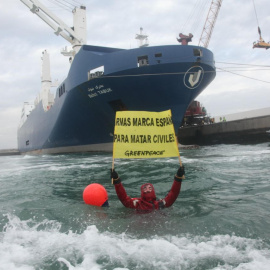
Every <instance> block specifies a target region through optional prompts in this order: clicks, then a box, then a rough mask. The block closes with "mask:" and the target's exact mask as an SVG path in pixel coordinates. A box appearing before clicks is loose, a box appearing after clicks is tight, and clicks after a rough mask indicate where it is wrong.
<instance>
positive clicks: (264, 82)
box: [217, 68, 270, 83]
mask: <svg viewBox="0 0 270 270" xmlns="http://www.w3.org/2000/svg"><path fill="white" fill-rule="evenodd" d="M217 69H220V70H222V71H224V72H229V73H231V74H234V75H238V76H241V77H244V78H248V79H251V80H254V81H259V82H264V83H270V82H268V81H263V80H259V79H255V78H252V77H249V76H245V75H241V74H237V73H235V72H232V71H228V70H225V69H222V68H217Z"/></svg>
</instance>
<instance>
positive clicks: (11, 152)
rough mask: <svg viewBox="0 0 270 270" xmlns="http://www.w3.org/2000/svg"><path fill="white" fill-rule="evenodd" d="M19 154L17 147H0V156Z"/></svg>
mask: <svg viewBox="0 0 270 270" xmlns="http://www.w3.org/2000/svg"><path fill="white" fill-rule="evenodd" d="M15 155H20V152H19V150H18V149H2V150H0V156H15Z"/></svg>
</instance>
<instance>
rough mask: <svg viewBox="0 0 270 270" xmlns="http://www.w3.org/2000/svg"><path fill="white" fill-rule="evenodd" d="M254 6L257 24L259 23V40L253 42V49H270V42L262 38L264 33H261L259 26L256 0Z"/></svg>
mask: <svg viewBox="0 0 270 270" xmlns="http://www.w3.org/2000/svg"><path fill="white" fill-rule="evenodd" d="M253 6H254V12H255V15H256V20H257V24H258V33H259V37H260V38H259V40H258V41H257V42H255V41H254V42H253V49H254V48H261V49H266V50H267V49H269V48H270V43H269V42H268V43H266V42H265V41H264V39H263V38H262V33H261V29H260V27H259V20H258V16H257V12H256V7H255V3H254V0H253Z"/></svg>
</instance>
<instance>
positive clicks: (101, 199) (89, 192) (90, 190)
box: [83, 183, 108, 206]
mask: <svg viewBox="0 0 270 270" xmlns="http://www.w3.org/2000/svg"><path fill="white" fill-rule="evenodd" d="M83 200H84V202H85V203H86V204H91V205H95V206H102V205H103V204H104V203H105V202H106V201H108V193H107V191H106V189H105V188H104V187H103V186H102V185H100V184H96V183H94V184H90V185H88V186H87V187H86V188H85V189H84V191H83Z"/></svg>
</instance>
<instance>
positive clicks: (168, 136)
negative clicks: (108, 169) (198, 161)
mask: <svg viewBox="0 0 270 270" xmlns="http://www.w3.org/2000/svg"><path fill="white" fill-rule="evenodd" d="M166 157H179V151H178V144H177V140H176V137H175V132H174V127H173V122H172V114H171V110H168V111H163V112H146V111H121V112H116V117H115V127H114V143H113V158H166Z"/></svg>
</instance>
